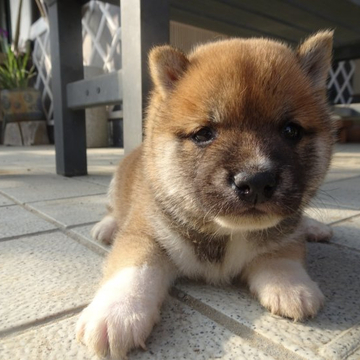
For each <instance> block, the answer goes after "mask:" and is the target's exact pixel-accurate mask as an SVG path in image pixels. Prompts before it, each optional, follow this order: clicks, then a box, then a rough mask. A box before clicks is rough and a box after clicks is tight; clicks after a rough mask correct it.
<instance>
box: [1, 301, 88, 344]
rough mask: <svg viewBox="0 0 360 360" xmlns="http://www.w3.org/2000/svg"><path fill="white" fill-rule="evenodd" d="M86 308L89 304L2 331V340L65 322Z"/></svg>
mask: <svg viewBox="0 0 360 360" xmlns="http://www.w3.org/2000/svg"><path fill="white" fill-rule="evenodd" d="M86 306H87V304H86V305H80V306H77V307H74V308H72V309H68V310H64V311H60V312H58V313H56V314H52V315H49V316H46V317H44V318H41V319H38V320H34V321H30V322H28V323H25V324H21V325H18V326H14V327H12V328H9V329H6V330H0V338H4V337H9V336H11V335H14V334H16V336H18V335H21V334H23V333H25V332H27V331H29V330H35V329H38V328H40V327H43V326H46V325H48V324H50V323H52V322H54V321H60V320H65V319H67V318H70V317H73V316H75V315H77V314H79V313H80V312H81V311H82V310H83V309H84V308H85V307H86Z"/></svg>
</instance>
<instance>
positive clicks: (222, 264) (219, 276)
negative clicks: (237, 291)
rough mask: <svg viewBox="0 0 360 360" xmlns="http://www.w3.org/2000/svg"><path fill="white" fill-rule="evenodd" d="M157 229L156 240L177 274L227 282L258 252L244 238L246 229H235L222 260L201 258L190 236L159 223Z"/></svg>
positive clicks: (216, 281) (211, 281)
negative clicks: (240, 231) (237, 230)
mask: <svg viewBox="0 0 360 360" xmlns="http://www.w3.org/2000/svg"><path fill="white" fill-rule="evenodd" d="M157 231H158V235H159V237H158V241H159V242H160V243H161V245H162V246H163V247H164V248H165V249H166V250H167V253H168V255H169V256H170V258H171V260H172V261H173V262H174V263H175V265H176V267H177V268H178V271H179V275H180V276H187V277H189V278H197V279H199V278H200V279H204V280H206V281H207V282H209V283H212V284H219V283H227V282H229V281H230V280H231V279H232V278H233V277H235V276H236V275H238V274H240V272H241V270H242V269H243V268H244V266H245V265H246V264H247V263H248V262H249V261H251V260H252V259H253V258H254V257H255V256H256V255H257V254H258V252H257V251H256V250H254V248H253V247H252V246H251V244H249V242H248V241H247V239H246V236H245V233H237V234H234V235H232V236H231V238H230V240H229V241H228V243H227V245H226V250H225V255H224V257H223V259H222V260H221V261H219V262H215V261H214V262H210V261H206V260H200V259H199V258H198V256H197V255H196V253H195V249H194V246H193V244H191V242H190V241H189V240H187V239H184V238H183V237H182V236H181V235H179V234H178V233H175V232H173V231H171V230H169V229H167V228H164V227H162V226H159V227H158V230H157Z"/></svg>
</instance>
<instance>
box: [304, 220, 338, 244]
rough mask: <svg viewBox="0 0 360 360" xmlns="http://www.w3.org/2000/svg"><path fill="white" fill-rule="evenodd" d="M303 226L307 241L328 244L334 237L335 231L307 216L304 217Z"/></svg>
mask: <svg viewBox="0 0 360 360" xmlns="http://www.w3.org/2000/svg"><path fill="white" fill-rule="evenodd" d="M302 226H303V230H304V233H305V237H306V240H307V241H311V242H326V241H329V240H330V239H331V237H332V235H333V230H332V228H331V227H330V226H329V225H326V224H323V223H321V222H320V221H317V220H315V219H311V218H309V217H307V216H304V217H303V220H302Z"/></svg>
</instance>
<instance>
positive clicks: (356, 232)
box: [331, 216, 360, 266]
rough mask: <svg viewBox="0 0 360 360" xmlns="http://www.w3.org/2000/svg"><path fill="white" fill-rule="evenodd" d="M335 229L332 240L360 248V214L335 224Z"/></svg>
mask: <svg viewBox="0 0 360 360" xmlns="http://www.w3.org/2000/svg"><path fill="white" fill-rule="evenodd" d="M333 230H334V236H333V237H332V239H331V242H333V243H335V244H340V245H344V246H347V247H350V248H354V249H357V250H360V217H359V216H358V217H355V218H352V219H349V220H347V221H343V222H340V223H338V224H336V225H334V226H333ZM359 266H360V265H359Z"/></svg>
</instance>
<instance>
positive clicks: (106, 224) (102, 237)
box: [91, 215, 117, 244]
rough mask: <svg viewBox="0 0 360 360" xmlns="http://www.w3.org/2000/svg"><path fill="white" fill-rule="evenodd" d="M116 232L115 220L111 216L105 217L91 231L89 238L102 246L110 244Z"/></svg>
mask: <svg viewBox="0 0 360 360" xmlns="http://www.w3.org/2000/svg"><path fill="white" fill-rule="evenodd" d="M116 231H117V223H116V219H115V218H114V217H113V216H111V215H106V216H105V217H104V218H103V219H102V220H101V221H100V222H98V223H97V224H96V225H95V226H94V227H93V228H92V229H91V236H92V237H93V238H94V239H95V240H97V241H100V242H102V243H104V244H111V243H112V242H113V240H114V237H115V233H116Z"/></svg>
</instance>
